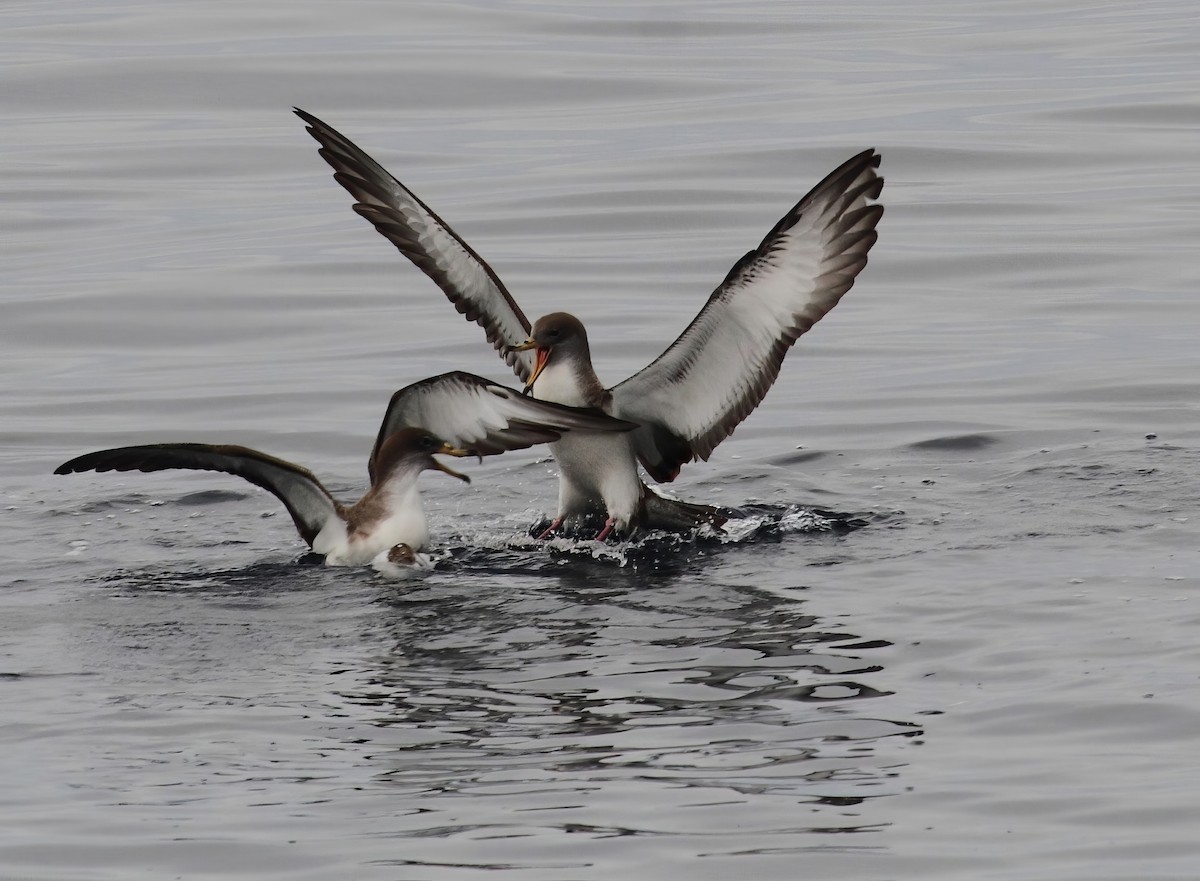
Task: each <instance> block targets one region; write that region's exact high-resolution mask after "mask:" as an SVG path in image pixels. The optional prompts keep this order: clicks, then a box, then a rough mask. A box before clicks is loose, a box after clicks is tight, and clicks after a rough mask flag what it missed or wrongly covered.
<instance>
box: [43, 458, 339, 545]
mask: <svg viewBox="0 0 1200 881" xmlns="http://www.w3.org/2000/svg"><path fill="white" fill-rule="evenodd" d="M173 468H183V469H190V470H194V471H223V472H225V473H226V474H236V475H237V476H238V477H243V478H245V479H246V480H248V481H250V482H251V483H253V484H254V485H256V486H261V487H262V488H263V489H265V490H266V491H267V492H269V493H272V494H273V495H274V496H275V497H276V498H278V499H279V500H280V501H281V502H283V504H284V506H285V507H286V508H287V509H288V513H289V514H291V515H292V520H293V521H295V523H296V529H297V531H299V533H300V536H301V538H303V539H304V540H305V541H306V542H308V544H309V546H310V547H311V546H312V543H313V539H314V538H316V537H317V533H319V532H320V531H321V528H322V527H323V526H324V525H325V524H326V523H327V522H328V521H329V518H331V517H337V516H339V511H340V510H341V506H340V505H339V504H338V503H337V502H335V501H334V500H333V497H332V496H330V495H329V493H328V491H326V489H325V487H323V486H321V482H320V481H319V480H317V478H316V477H314V476H313V475H312V473H311V472H310V471H308V469H306V468H301V467H300V466H299V465H293V464H292V463H291V462H286V461H284V460H283V459H276V458H275V457H274V456H268V455H267V454H266V453H260V452H259V451H258V450H251V449H249V448H248V447H239V446H231V445H219V446H215V445H213V444H146V445H144V446H139V447H120V448H118V449H115V450H100V451H99V452H95V453H87V454H85V455H83V456H79V457H78V458H75V459H72V460H71V461H70V462H65V463H63V464H62V465H59V466H58V467H57V468H55V469H54V473H55V474H72V473H79V472H83V471H167V470H169V469H173Z"/></svg>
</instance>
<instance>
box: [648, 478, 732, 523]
mask: <svg viewBox="0 0 1200 881" xmlns="http://www.w3.org/2000/svg"><path fill="white" fill-rule="evenodd" d="M643 490H644V491H643V493H642V512H641V518H640V519H641V522H640V523H639V524H638V525H639V526H643V527H645V528H647V529H662V530H666V531H667V532H688V531H690V530H693V529H696V528H698V527H700V526H703V525H704V524H708V525H709V526H711V527H713V528H714V529H720V528H721V527H722V526H723V525H724V524H725V521H726V520H727V519H728V518H727V517H725V515H723V514H722V513H721V511H720V510H719V509H718V508H714V507H713V506H712V505H701V504H697V503H695V502H681V501H678V500H677V499H668V498H664V497H663V496H660V495H659V494H658V493H657V492H655V491H654V490H653V489H651V488H650V487H648V486H647V487H644V488H643Z"/></svg>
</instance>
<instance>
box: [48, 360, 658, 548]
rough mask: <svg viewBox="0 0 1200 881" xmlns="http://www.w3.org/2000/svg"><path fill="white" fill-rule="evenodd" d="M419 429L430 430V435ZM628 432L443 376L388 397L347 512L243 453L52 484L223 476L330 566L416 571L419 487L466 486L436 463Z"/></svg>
mask: <svg viewBox="0 0 1200 881" xmlns="http://www.w3.org/2000/svg"><path fill="white" fill-rule="evenodd" d="M426 426H433V430H431V429H430V428H429V427H426ZM634 427H635V426H634V425H633V424H632V423H629V422H624V421H622V420H619V419H614V418H612V417H610V416H608V415H606V414H604V413H601V412H599V411H589V410H580V409H575V408H572V407H566V406H562V405H560V404H554V403H549V402H545V401H537V400H532V399H530V398H528V397H524V396H523V395H522V394H521V393H520V392H518V391H516V390H514V389H510V388H505V387H504V386H502V385H498V384H496V383H494V382H490V381H489V380H486V379H483V378H481V377H478V376H473V375H472V374H469V373H461V372H458V373H447V374H443V375H442V376H435V377H431V378H430V379H425V380H421V381H420V382H416V383H413V384H412V385H410V386H407V387H406V388H403V389H401V390H400V391H398V392H396V393H395V394H394V395H393V396H392V399H391V401H390V403H389V404H388V409H387V412H386V414H385V415H384V419H383V425H382V426H381V427H380V431H379V435H378V437H377V439H376V441H375V447H374V449H373V450H372V451H371V459H370V462H369V465H368V470H369V472H370V476H371V487H370V489H368V490H367V493H366V494H365V495H364V496H363V497H362V498H361V499H359V500H358V501H357V502H356V503H354V504H353V505H344V504H342V503H341V502H338V501H337V500H335V499H334V498H333V496H332V495H330V493H329V491H328V490H327V489H326V488H325V487H324V486H323V485H322V484H321V482H320V481H319V480H318V479H317V478H316V477H315V476H314V475H313V473H312V472H311V471H309V470H308V469H306V468H303V467H301V466H300V465H296V464H294V463H292V462H288V461H285V460H283V459H278V458H276V457H274V456H270V455H268V454H266V453H262V452H259V451H258V450H252V449H250V448H248V447H242V446H236V445H221V444H198V443H166V444H145V445H141V446H132V447H120V448H118V449H112V450H100V451H98V452H94V453H87V454H85V455H83V456H79V457H77V458H75V459H72V460H71V461H69V462H65V463H64V464H62V465H60V466H58V468H56V469H55V470H54V473H55V474H71V473H79V472H84V471H163V470H167V469H174V468H184V469H193V470H200V471H223V472H225V473H227V474H236V475H237V476H239V477H242V478H245V479H246V480H248V481H250V482H251V483H253V484H255V485H257V486H260V487H262V488H263V489H265V490H267V491H268V492H270V493H272V494H273V495H274V496H275V497H276V498H278V499H279V500H280V501H281V502H283V504H284V506H285V507H286V508H287V510H288V513H289V514H291V515H292V520H293V522H294V523H295V524H296V530H297V531H298V532H299V533H300V537H301V538H303V539H304V541H305V542H307V543H308V546H309V547H310V548H312V550H313V551H314V552H315V553H318V554H322V555H324V557H325V563H326V564H327V565H329V566H357V565H363V564H366V563H371V562H375V563H376V564H378V567H386V564H391V565H392V566H393V567H394V566H402V565H406V564H415V563H421V562H422V561H421V560H420V559H419V557H420V555H419V552H420V551H421V550H423V549H424V548H425V546H426V544H427V543H428V541H429V526H428V523H427V522H426V519H425V512H424V510H423V508H422V506H421V497H420V494H419V492H418V491H417V477H418V476H419V475H420V473H421V472H422V471H425V470H427V469H431V468H432V469H437V470H439V471H443V472H445V473H446V474H449V475H451V476H453V477H457V478H459V479H461V480H463V481H466V482H468V483H470V478H469V477H467V476H466V475H465V474H460V473H459V472H457V471H454V470H453V469H451V468H449V467H447V466H446V465H444V464H442V463H441V462H439V461H438V460H437V459H436V458H434V457H435V455H448V456H480V457H482V456H490V455H495V454H497V453H502V452H504V451H506V450H519V449H523V448H525V447H529V446H532V445H533V444H537V443H546V442H548V441H555V440H558V439H559V438H561V437H562V436H563V435H564V433H566V432H569V431H571V430H573V429H584V430H587V431H588V432H589V433H591V432H596V433H599V434H604V433H606V432H626V431H629V430H631V429H633V428H634Z"/></svg>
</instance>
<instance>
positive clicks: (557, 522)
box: [537, 517, 566, 541]
mask: <svg viewBox="0 0 1200 881" xmlns="http://www.w3.org/2000/svg"><path fill="white" fill-rule="evenodd" d="M565 519H566V518H565V517H559V518H558V519H556V520H555V521H554V522H553V523H551V524H550V525H549V526H547V527H546V530H545V531H544V532H543V533H542V534H541V535H539V536H538V537H537V540H538V541H545V540H546V539H548V538H549V537H550V536H552V535H554V531H555V530H556V529H558V527H560V526H562V523H563V520H565Z"/></svg>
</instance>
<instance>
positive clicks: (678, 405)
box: [296, 109, 883, 540]
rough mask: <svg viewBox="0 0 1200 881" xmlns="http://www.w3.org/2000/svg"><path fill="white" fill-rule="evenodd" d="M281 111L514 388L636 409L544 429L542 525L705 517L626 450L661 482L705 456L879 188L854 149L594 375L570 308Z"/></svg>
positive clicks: (769, 368)
mask: <svg viewBox="0 0 1200 881" xmlns="http://www.w3.org/2000/svg"><path fill="white" fill-rule="evenodd" d="M296 113H297V115H298V116H299V117H300V118H301V119H303V120H304V122H305V123H307V127H308V131H309V133H310V134H311V135H312V136H313V137H314V138H315V139H316V140H317V141H318V143H320V145H321V148H320V151H319V152H320V154H321V156H322V157H323V158H324V159H325V161H326V162H328V163H329V165H330V166H331V167H332V168H333V170H334V178H335V179H336V180H337V182H338V183H339V184H341V185H342V186H343V187H344V188H345V189H346V190H347V191H348V192H349V193H350V195H351V196H353V197H354V199H355V200H356V201H355V204H354V210H355V211H356V212H357V213H358V214H360V215H362V216H363V217H365V218H366V219H367V220H368V221H370V222H371V223H372V224H373V225H374V226H375V228H376V230H378V231H379V232H380V233H381V234H382V235H383V236H385V237H386V238H387V239H388V240H389V241H391V242H392V243H393V244H394V245H395V246H396V247H397V248H398V249H399V250H400V252H401V253H402V254H404V256H406V257H408V258H409V259H410V260H411V261H412V262H413V263H414V264H416V265H417V267H419V268H420V269H421V270H422V271H423V272H424V273H425V274H426V275H428V276H429V277H430V279H432V280H433V281H434V282H435V283H436V284H437V285H438V286H439V287H440V288H441V289H442V291H443V292H444V293H445V294H446V296H447V297H448V298H449V299H450V302H451V303H452V304H453V305H454V307H455V308H456V309H457V310H458V311H459V312H461V313H462V314H463V315H464V316H465V317H466V318H467V319H469V320H471V321H474V322H476V323H477V324H479V325H480V326H481V327H482V328H483V329H484V332H485V334H486V335H487V339H488V341H489V342H491V344H492V345H493V346H494V347H495V349H496V350H497V351H498V353H499V354H500V356H501V357H502V358H503V359H504V360H505V362H506V363H507V364H508V365H509V366H510V367H511V368H512V369H513V372H514V373H515V374H516V375H517V377H518V378H519V379H520V380H521V381H522V382H523V383H525V388H526V391H527V392H529V393H531V394H532V395H533V397H535V398H538V399H541V400H547V401H554V402H557V403H560V404H569V405H574V406H586V407H593V408H597V409H600V410H603V411H604V412H606V413H609V414H611V415H613V416H615V417H617V418H620V419H624V420H628V421H630V422H635V423H637V425H638V427H637V428H636V429H635V430H634V431H632V432H630V433H629V434H611V433H609V434H596V433H591V432H575V433H572V434H571V435H568V436H565V437H563V438H562V439H560V440H558V441H556V442H554V443H552V444H551V450H552V451H553V453H554V457H555V459H556V460H557V462H558V465H559V469H560V480H559V502H558V511H557V514H556V516H555V518H554V520H553V522H552V523H551V525H550V527H549V528H548V529H546V530H545V532H543V533H542V536H541V537H543V538H544V537H547V536H549V535H550V534H552V533H553V532H554V531H555V530H556V529H558V528H559V527H560V526H563V525H564V523H565V524H567V525H568V526H570V525H572V523H573V522H575V521H576V520H581V519H583V518H586V517H588V516H589V515H596V514H602V515H603V516H604V517H605V523H604V527H603V529H602V530H601V532H600V534H599V535H598V536H597V537H598V538H599V539H601V540H603V539H605V538H607V537H608V535H609V534H610V533H611V532H612V531H613V530H614V529H616V530H617V531H618V532H621V533H624V532H626V531H629V530H631V529H635V528H638V527H652V528H665V529H671V530H684V529H689V528H692V527H695V526H697V525H699V524H701V523H712V524H715V525H719V524H720V522H721V520H722V518H721V515H720V513H719V512H718V511H717V510H716V509H714V508H711V507H709V506H707V505H695V504H690V503H687V502H678V501H675V500H672V499H666V498H663V497H662V496H660V495H659V494H658V493H657V492H655V491H654V490H653V489H651V488H650V487H648V486H646V485H645V483H644V482H643V481H642V479H641V477H640V475H639V473H638V463H639V462H640V463H641V465H642V467H643V468H644V469H645V470H646V472H647V473H648V474H649V475H650V476H651V477H652V478H653V479H654V480H656V481H659V482H669V481H672V480H674V479H675V477H676V476H677V475H678V474H679V470H680V468H681V466H682V465H683V464H684V463H686V462H689V461H693V460H696V459H705V460H706V459H708V457H709V456H710V455H711V454H712V451H713V450H714V449H715V448H716V446H717V445H718V444H719V443H720V442H721V441H722V440H724V439H725V438H726V437H728V436H729V434H730V433H731V432H732V431H733V430H734V429H735V428H736V427H737V426H738V424H739V423H741V421H742V420H743V419H745V418H746V417H747V416H748V415H749V414H750V413H751V412H752V411H753V410H754V408H755V407H757V406H758V404H759V402H760V401H762V399H763V396H764V395H765V394H766V393H767V390H768V389H769V388H770V387H771V385H772V383H774V381H775V379H776V377H777V376H778V375H779V370H780V367H781V365H782V363H783V359H784V356H785V355H786V354H787V353H788V351H789V350H790V348H791V347H792V345H793V344H794V343H795V342H796V340H797V339H798V338H799V337H800V336H801V334H803V333H805V332H806V331H808V330H809V329H810V328H811V327H812V326H813V325H814V324H816V322H817V321H819V320H820V319H821V318H822V317H824V316H825V314H826V313H828V312H829V310H830V309H832V308H833V307H834V306H836V305H837V303H838V301H839V300H840V299H841V298H842V296H843V295H844V294H845V293H846V292H847V291H848V290H850V288H851V287H852V286H853V285H854V280H855V278H856V277H857V276H858V274H859V272H861V271H862V269H863V267H864V266H866V264H867V253H868V252H869V251H870V250H871V247H872V246H873V245H874V244H875V241H876V239H877V238H878V234H877V233H876V225H877V224H878V223H879V219H880V217H881V216H882V214H883V206H882V205H880V204H878V203H877V202H876V201H875V200H877V199H878V198H879V194H880V192H881V189H882V187H883V178H882V177H880V176H879V175H878V173H877V171H876V169H877V168H878V167H879V162H880V156H879V154H878V153H876V152H875V151H874V150H865V151H863V152H861V153H859V154H858V155H857V156H854V157H852V158H851V159H849V160H847V161H846V162H844V163H843V164H842V165H840V166H839V167H838V168H836V169H834V170H833V171H832V172H830V174H828V175H827V176H826V177H825V178H824V179H823V180H822V181H821V182H820V183H818V184H817V185H816V186H815V187H813V189H812V190H811V191H810V192H809V193H808V195H806V196H805V197H804V198H802V199H801V200H800V201H799V202H797V203H796V205H794V206H793V207H792V209H791V210H790V211H788V212H787V213H786V214H785V215H784V216H783V217H782V218H781V219H780V220H779V222H778V223H777V224H775V226H774V228H772V229H771V231H770V232H769V233H767V235H766V237H765V238H764V239H763V240H762V242H761V243H760V244H759V245H758V247H757V248H755V249H754V250H752V251H750V252H749V253H747V254H746V255H745V256H743V257H742V258H741V259H740V260H738V261H737V263H736V264H734V266H733V268H732V269H731V270H730V271H729V273H728V274H727V275H726V277H725V279H724V281H722V282H721V283H720V284H719V285H718V286H717V288H716V289H715V290H714V291H713V293H712V294H711V295H710V296H709V298H708V301H707V302H706V303H705V304H704V306H703V308H702V309H701V310H700V312H699V314H698V315H696V317H695V318H694V319H693V320H692V322H691V324H689V325H688V326H687V328H686V329H685V330H684V331H683V333H682V334H680V336H679V337H678V339H676V340H675V341H674V342H673V343H672V344H671V345H670V346H668V347H667V349H666V350H665V351H664V352H663V353H662V354H661V355H660V356H659V357H658V358H656V359H655V360H654V361H653V362H651V363H650V365H649V366H647V367H645V368H643V369H642V370H640V371H638V372H637V373H635V374H634V375H633V376H631V377H629V378H628V379H626V380H625V381H623V382H620V383H618V384H617V385H615V386H613V387H612V388H605V387H604V385H603V383H601V382H600V380H599V378H598V377H597V376H596V372H595V370H594V369H593V368H592V360H591V352H590V349H589V347H588V338H587V332H586V331H585V329H584V326H583V324H582V322H580V321H579V319H578V318H576V317H574V316H573V315H570V314H568V313H566V312H555V313H552V314H550V315H546V316H544V317H542V318H540V319H538V320H537V321H536V322H534V323H532V324H531V323H530V322H529V320H528V319H527V318H526V317H525V314H524V312H522V311H521V308H520V306H518V305H517V303H516V301H515V300H514V299H513V297H512V295H511V294H509V292H508V290H507V289H506V288H505V286H504V284H503V282H501V281H500V278H499V276H498V275H497V274H496V273H495V271H493V269H492V268H491V267H490V266H489V265H488V264H487V263H486V262H484V260H483V258H482V257H480V256H479V255H478V254H477V253H476V252H475V251H474V249H472V248H471V246H470V245H468V244H467V243H466V242H465V241H464V240H463V239H462V238H461V237H460V236H459V235H458V234H457V233H455V232H454V230H452V229H451V228H450V227H449V225H447V224H446V223H445V222H444V221H443V220H442V219H441V218H440V217H438V216H437V214H435V213H434V212H433V211H432V209H430V208H429V206H427V205H426V204H425V203H424V202H422V201H421V200H420V199H419V198H418V197H417V196H416V195H415V194H414V193H413V192H412V191H411V190H409V189H408V188H407V187H405V186H404V185H403V184H402V183H400V181H398V180H397V179H396V178H395V177H393V176H392V175H391V174H390V173H389V172H388V171H387V170H386V169H385V168H384V167H383V166H382V165H380V164H379V163H378V162H376V161H375V160H374V159H372V158H371V157H370V156H369V155H367V153H365V152H364V151H363V150H362V149H361V148H359V147H358V146H357V145H355V144H354V143H353V142H352V141H351V140H350V139H348V138H346V137H345V136H344V135H342V134H340V133H339V132H337V131H336V130H335V129H333V128H331V127H330V126H328V125H326V124H325V123H324V122H322V121H321V120H320V119H318V118H316V117H315V116H313V115H312V114H309V113H306V112H305V111H303V110H300V109H297V110H296Z"/></svg>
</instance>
